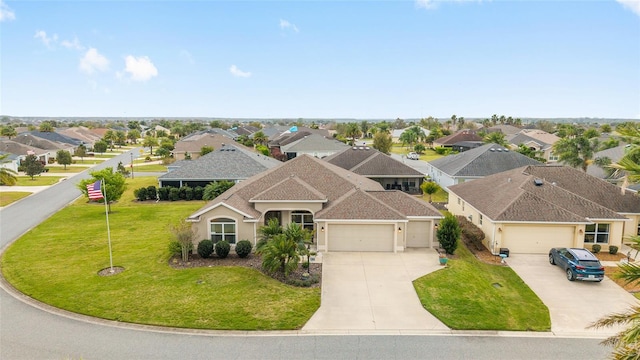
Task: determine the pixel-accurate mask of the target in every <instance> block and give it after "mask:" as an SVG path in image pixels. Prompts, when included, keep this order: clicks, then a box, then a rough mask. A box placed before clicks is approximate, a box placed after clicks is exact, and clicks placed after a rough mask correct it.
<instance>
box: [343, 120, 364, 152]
mask: <svg viewBox="0 0 640 360" xmlns="http://www.w3.org/2000/svg"><path fill="white" fill-rule="evenodd" d="M360 134H361V132H360V127H359V126H358V124H357V123H354V122H353V123H348V124H347V125H346V127H345V130H344V136H345V137H347V138H351V145H352V146H353V144H355V142H356V138H357V137H358V136H360Z"/></svg>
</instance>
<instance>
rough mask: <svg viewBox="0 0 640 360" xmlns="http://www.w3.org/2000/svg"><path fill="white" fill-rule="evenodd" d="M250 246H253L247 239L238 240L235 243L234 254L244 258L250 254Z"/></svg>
mask: <svg viewBox="0 0 640 360" xmlns="http://www.w3.org/2000/svg"><path fill="white" fill-rule="evenodd" d="M252 248H253V246H252V245H251V242H250V241H249V240H240V241H238V243H237V244H236V254H238V257H240V258H246V257H247V256H249V254H251V249H252Z"/></svg>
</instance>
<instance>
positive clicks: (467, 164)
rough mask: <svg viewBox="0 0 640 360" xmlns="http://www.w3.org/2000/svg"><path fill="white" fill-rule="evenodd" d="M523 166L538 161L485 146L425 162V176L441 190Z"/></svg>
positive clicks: (492, 146) (537, 163)
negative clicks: (426, 163)
mask: <svg viewBox="0 0 640 360" xmlns="http://www.w3.org/2000/svg"><path fill="white" fill-rule="evenodd" d="M525 165H541V164H540V162H538V161H536V160H534V159H532V158H530V157H528V156H526V155H522V154H520V153H519V152H516V151H511V150H509V149H507V148H505V147H503V146H500V145H498V144H493V143H490V144H485V145H482V146H480V147H478V148H475V149H471V150H468V151H465V152H461V153H458V154H453V155H448V156H445V157H441V158H439V159H436V160H433V161H431V162H429V163H428V165H427V167H428V170H427V175H428V176H429V177H430V178H431V180H433V181H435V182H436V183H438V185H440V187H442V188H443V189H445V190H446V189H447V188H448V187H449V186H452V185H456V184H460V183H463V182H465V181H470V180H474V179H480V178H483V177H485V176H489V175H493V174H497V173H500V172H503V171H507V170H511V169H515V168H519V167H522V166H525Z"/></svg>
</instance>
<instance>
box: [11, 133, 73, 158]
mask: <svg viewBox="0 0 640 360" xmlns="http://www.w3.org/2000/svg"><path fill="white" fill-rule="evenodd" d="M61 136H62V135H61ZM50 138H55V137H50ZM74 140H75V139H74ZM13 141H15V142H18V143H21V144H24V145H27V146H32V147H35V148H38V149H41V150H45V151H46V153H47V158H48V159H55V158H56V153H57V152H58V151H59V150H66V151H68V152H70V153H71V155H73V154H74V152H75V149H76V148H77V147H78V146H79V145H80V144H81V142H80V141H79V140H75V141H77V145H72V144H69V143H66V142H64V143H63V142H59V141H53V140H48V139H45V138H42V137H39V136H35V135H34V134H32V133H23V134H19V135H18V136H16V137H14V138H13ZM37 153H40V152H37Z"/></svg>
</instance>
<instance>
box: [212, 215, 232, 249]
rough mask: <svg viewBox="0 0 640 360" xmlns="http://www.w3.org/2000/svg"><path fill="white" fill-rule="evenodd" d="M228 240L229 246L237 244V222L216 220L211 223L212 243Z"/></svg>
mask: <svg viewBox="0 0 640 360" xmlns="http://www.w3.org/2000/svg"><path fill="white" fill-rule="evenodd" d="M221 240H226V241H227V242H228V243H229V244H235V243H236V222H235V221H234V220H233V219H215V220H212V221H211V241H213V243H214V244H215V243H217V242H218V241H221Z"/></svg>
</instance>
